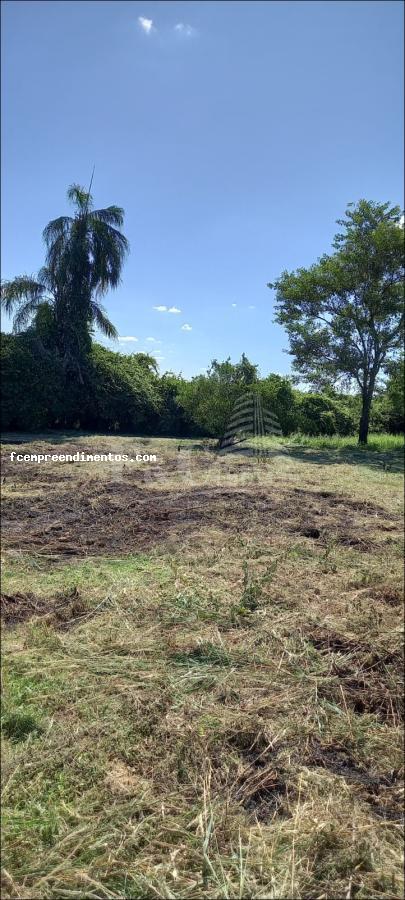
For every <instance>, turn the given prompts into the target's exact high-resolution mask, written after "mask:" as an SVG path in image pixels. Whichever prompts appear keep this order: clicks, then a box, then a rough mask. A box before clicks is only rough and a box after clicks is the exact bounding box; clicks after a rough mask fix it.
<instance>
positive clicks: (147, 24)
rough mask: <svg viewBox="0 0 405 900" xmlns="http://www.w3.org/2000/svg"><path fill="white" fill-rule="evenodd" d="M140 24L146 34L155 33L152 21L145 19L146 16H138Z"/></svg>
mask: <svg viewBox="0 0 405 900" xmlns="http://www.w3.org/2000/svg"><path fill="white" fill-rule="evenodd" d="M138 22H139V25H140V27H141V28H142V31H144V32H145V34H150V33H151V31H154V26H153V21H152V19H145V16H138Z"/></svg>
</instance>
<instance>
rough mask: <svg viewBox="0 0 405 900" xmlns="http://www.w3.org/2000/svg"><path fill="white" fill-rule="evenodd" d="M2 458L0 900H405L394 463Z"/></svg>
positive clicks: (106, 445)
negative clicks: (0, 856)
mask: <svg viewBox="0 0 405 900" xmlns="http://www.w3.org/2000/svg"><path fill="white" fill-rule="evenodd" d="M8 440H9V442H7V443H6V444H4V447H3V470H2V476H3V485H2V489H3V491H2V492H3V538H2V551H3V578H2V591H3V594H2V618H3V660H4V665H3V718H2V722H3V735H4V737H3V831H4V871H3V875H2V879H3V895H4V896H5V897H6V898H7V897H8V898H17V897H21V898H31V897H33V898H45V900H47V898H70V897H75V898H143V897H151V898H154V897H155V898H156V897H159V898H160V897H162V898H197V897H201V898H203V897H205V898H217V897H223V898H243V897H254V898H290V897H291V898H310V897H311V898H312V897H313V898H319V900H321V898H341V897H347V898H351V897H358V898H363V897H370V898H371V897H373V898H379V897H385V898H391V897H402V896H403V881H402V859H401V848H402V799H403V793H402V786H403V781H402V779H401V775H402V727H401V723H402V721H403V706H402V701H403V690H402V662H403V660H402V621H403V619H402V614H403V603H402V596H403V595H402V580H401V579H402V543H403V541H402V538H403V534H402V531H403V528H402V474H401V454H400V451H399V449H398V444H395V446H394V447H386V448H383V449H382V450H381V448H380V449H378V448H377V450H376V451H375V452H372V451H370V452H361V453H359V452H358V451H356V449H355V448H354V447H353V448H352V447H351V446H349V445H347V444H346V445H344V446H335V447H329V448H328V447H325V446H323V447H321V446H319V445H318V446H316V445H315V446H314V445H312V446H311V445H308V446H303V445H302V443H301V444H300V445H297V446H294V445H293V443H292V442H289V443H286V442H285V441H281V442H280V441H279V442H277V441H273V442H270V443H269V455H268V457H267V458H266V459H257V458H256V457H254V456H252V457H249V456H243V455H241V456H239V455H237V454H229V455H228V456H218V455H217V454H216V453H215V451H214V448H213V446H210V445H209V444H207V445H204V444H203V443H202V442H199V441H195V442H189V441H180V442H179V441H178V440H164V439H160V440H159V439H144V438H143V439H135V438H129V437H125V438H124V437H112V438H111V437H89V436H83V437H77V436H75V437H72V436H68V435H66V436H59V437H58V436H49V435H48V436H43V437H42V438H35V439H33V438H32V437H31V438H30V439H27V436H26V437H24V436H22V435H20V436H14V437H13V439H11V437H10V438H9V439H8ZM17 441H19V442H20V443H18V442H17ZM138 450H140V451H141V453H148V454H156V457H157V459H156V461H155V462H151V463H147V462H145V463H143V462H142V463H141V462H139V463H135V462H133V463H131V462H130V461H126V462H115V461H111V462H73V463H69V462H52V461H48V462H46V463H45V462H44V463H42V464H39V463H35V462H30V463H28V462H26V463H23V462H16V461H14V462H11V460H10V452H11V451H16V452H20V453H34V452H41V453H44V452H48V453H70V454H72V453H74V452H75V451H83V452H84V453H90V454H91V453H93V454H94V453H108V452H112V453H113V454H114V453H117V454H122V453H126V454H128V455H129V456H133V455H134V452H137V451H138Z"/></svg>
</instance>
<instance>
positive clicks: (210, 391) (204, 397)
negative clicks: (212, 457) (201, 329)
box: [179, 354, 258, 439]
mask: <svg viewBox="0 0 405 900" xmlns="http://www.w3.org/2000/svg"><path fill="white" fill-rule="evenodd" d="M257 368H258V367H257V366H255V365H253V363H250V362H249V360H248V358H247V357H246V356H245V354H242V357H241V359H240V360H239V362H238V363H236V364H234V363H231V361H230V358H229V357H228V359H226V360H225V361H224V362H218V360H216V359H213V360H212V363H211V365H210V367H209V369H208V371H207V374H206V375H197V376H196V377H195V378H192V380H191V381H188V382H183V384H182V385H181V386H180V391H179V403H180V405H181V406H182V408H183V409H184V410H185V412H186V413H187V415H188V416H189V417H190V418H192V419H193V420H194V422H195V424H196V425H197V427H198V429H199V430H200V433H201V434H204V435H208V436H210V437H218V438H219V439H221V438H222V437H223V436H224V434H225V431H226V428H227V425H228V422H229V419H230V416H231V413H232V410H233V407H234V405H235V402H236V400H237V398H238V397H240V395H241V393H243V392H244V391H246V390H248V389H249V388H250V387H251V386H252V385H253V384H255V383H256V382H257V379H258V376H257Z"/></svg>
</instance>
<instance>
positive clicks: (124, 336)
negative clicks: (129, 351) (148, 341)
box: [118, 334, 138, 343]
mask: <svg viewBox="0 0 405 900" xmlns="http://www.w3.org/2000/svg"><path fill="white" fill-rule="evenodd" d="M118 340H119V341H123V342H124V343H125V341H137V340H138V338H137V337H133V335H131V334H120V335H119V337H118Z"/></svg>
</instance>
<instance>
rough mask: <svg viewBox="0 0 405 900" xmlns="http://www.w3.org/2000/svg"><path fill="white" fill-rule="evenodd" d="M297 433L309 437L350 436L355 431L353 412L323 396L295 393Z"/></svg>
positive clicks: (334, 400) (336, 401)
mask: <svg viewBox="0 0 405 900" xmlns="http://www.w3.org/2000/svg"><path fill="white" fill-rule="evenodd" d="M296 400H297V426H298V429H297V430H298V431H301V432H303V434H309V435H313V436H315V435H332V434H341V435H351V434H354V433H355V430H356V416H355V413H354V411H353V410H350V409H349V408H348V407H345V406H344V405H343V403H342V402H339V401H338V400H336V399H332V398H331V397H328V396H325V395H324V394H300V393H299V392H296Z"/></svg>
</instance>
